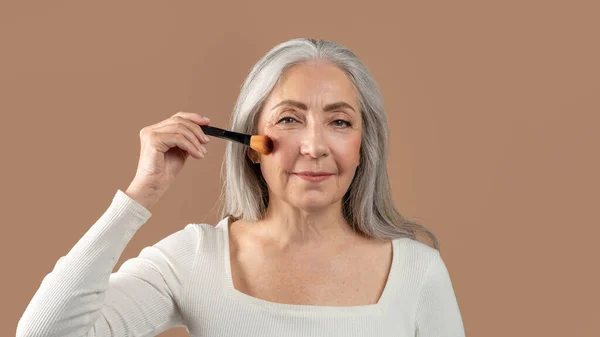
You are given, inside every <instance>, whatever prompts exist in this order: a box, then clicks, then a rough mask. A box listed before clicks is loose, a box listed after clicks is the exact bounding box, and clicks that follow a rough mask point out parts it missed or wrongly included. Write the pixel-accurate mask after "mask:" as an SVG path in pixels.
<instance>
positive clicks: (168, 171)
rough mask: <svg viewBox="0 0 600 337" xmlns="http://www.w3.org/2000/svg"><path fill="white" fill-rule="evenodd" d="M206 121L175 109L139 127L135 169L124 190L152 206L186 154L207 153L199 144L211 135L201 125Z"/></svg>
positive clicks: (198, 154)
mask: <svg viewBox="0 0 600 337" xmlns="http://www.w3.org/2000/svg"><path fill="white" fill-rule="evenodd" d="M209 122H210V121H209V120H208V119H207V118H204V117H202V116H200V115H198V114H197V113H192V112H178V113H177V114H175V115H173V116H171V117H169V118H167V119H165V120H163V121H160V122H158V123H156V124H153V125H150V126H146V127H144V128H142V130H141V131H140V143H141V149H140V158H139V162H138V167H137V171H136V173H135V177H134V178H133V180H132V182H131V184H130V185H129V187H128V188H127V190H126V191H125V193H126V194H127V195H129V196H130V197H131V198H133V199H134V200H136V201H137V202H138V203H140V204H141V205H143V206H144V207H146V208H147V209H150V208H151V207H152V206H154V204H155V203H156V202H158V200H159V199H160V198H161V197H162V195H163V194H164V193H165V192H166V191H167V190H168V189H169V187H170V186H171V185H172V184H173V181H174V180H175V178H176V176H177V174H178V173H179V172H180V171H181V169H182V168H183V165H184V164H185V161H186V159H187V158H188V156H190V155H191V156H192V157H194V158H196V159H200V158H204V156H205V155H206V153H207V151H206V148H205V147H204V146H203V145H202V144H206V143H207V142H209V141H210V138H208V136H207V135H205V134H204V132H202V129H201V128H200V125H208V124H209Z"/></svg>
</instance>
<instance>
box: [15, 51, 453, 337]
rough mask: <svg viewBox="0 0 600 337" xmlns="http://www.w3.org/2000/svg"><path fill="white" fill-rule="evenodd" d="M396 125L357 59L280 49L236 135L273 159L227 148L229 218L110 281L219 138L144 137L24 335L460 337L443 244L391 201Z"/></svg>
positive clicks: (181, 122)
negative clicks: (156, 211) (157, 208)
mask: <svg viewBox="0 0 600 337" xmlns="http://www.w3.org/2000/svg"><path fill="white" fill-rule="evenodd" d="M386 123H387V121H386V116H385V112H384V108H383V103H382V99H381V96H380V93H379V91H378V89H377V85H376V83H375V82H374V80H373V79H372V78H371V76H370V75H369V73H368V71H367V70H366V69H365V67H364V66H363V65H362V64H361V62H360V61H359V60H358V59H357V58H356V56H355V55H354V54H353V53H352V52H350V51H349V50H347V49H345V48H344V47H342V46H340V45H338V44H335V43H333V42H329V41H323V40H314V39H294V40H290V41H287V42H285V43H282V44H280V45H278V46H276V47H274V48H273V49H272V50H271V51H269V52H268V53H267V55H265V56H264V57H263V58H262V59H261V60H260V61H259V62H258V63H257V64H256V65H255V67H254V68H253V69H252V71H251V72H250V74H249V76H248V78H247V79H246V81H245V83H244V85H243V87H242V90H241V93H240V96H239V98H238V101H237V104H236V106H235V110H234V113H233V120H232V126H231V128H232V130H234V131H238V132H244V133H251V134H262V135H268V136H269V137H271V139H273V141H274V144H275V148H274V151H273V152H272V153H271V154H269V155H262V154H259V153H257V152H254V151H252V150H250V151H247V148H246V147H243V146H242V145H239V144H237V143H229V144H228V147H227V153H226V158H225V165H224V169H225V170H224V173H225V189H224V195H223V196H224V200H223V201H224V202H223V206H224V207H223V217H222V220H221V221H220V222H219V223H218V224H216V226H211V225H209V224H189V225H187V226H185V228H184V229H182V230H180V231H178V232H176V233H174V234H172V235H170V236H168V237H166V238H164V239H163V240H161V241H159V242H158V243H156V244H155V245H153V246H149V247H146V248H144V249H143V250H142V251H141V252H140V254H139V256H138V257H136V258H133V259H129V260H127V261H126V262H124V263H123V265H122V266H121V268H120V269H119V270H118V271H117V272H115V273H112V274H111V271H112V269H113V267H114V265H115V263H116V261H117V259H118V257H119V256H120V254H121V253H122V252H123V249H124V248H125V246H126V244H127V243H128V242H129V240H130V239H131V237H132V236H133V235H134V233H135V232H136V231H137V230H138V229H139V228H140V227H141V226H142V225H143V224H144V223H145V222H146V221H147V220H148V219H149V217H150V216H151V213H150V209H151V208H152V207H153V206H154V205H155V204H156V203H157V202H158V201H159V200H160V198H161V196H162V195H163V194H164V193H165V192H166V190H167V189H168V188H169V186H170V185H171V184H172V182H173V180H174V179H175V177H176V176H177V174H178V173H179V172H180V170H181V169H182V167H183V165H184V163H185V161H186V159H187V158H188V156H189V155H191V156H192V157H194V158H196V159H200V158H203V157H204V154H205V153H206V146H205V145H206V144H207V143H208V141H209V139H208V137H206V136H205V135H204V134H203V133H202V130H201V128H200V125H208V124H209V121H208V120H207V119H206V118H204V117H201V116H200V115H198V114H196V113H187V112H180V113H177V114H176V115H174V116H173V117H171V118H168V119H166V120H164V121H162V122H159V123H157V124H155V125H151V126H148V127H145V128H143V129H142V131H141V132H140V138H141V152H140V160H139V163H138V169H137V172H136V174H135V176H134V178H133V180H132V182H131V184H130V185H129V187H128V188H127V189H126V191H125V192H122V191H121V190H118V191H117V193H116V195H115V196H114V198H113V200H112V203H111V205H110V206H109V208H108V209H107V210H106V212H105V213H104V214H103V215H102V216H101V217H100V219H99V220H98V221H97V222H96V223H95V224H94V225H93V226H92V227H91V228H90V229H89V230H88V232H87V233H86V234H85V235H84V236H83V237H82V238H81V239H80V240H79V242H78V243H77V244H76V245H75V246H74V247H73V249H72V250H71V251H70V252H69V253H68V254H67V255H66V256H63V257H61V258H60V259H59V261H58V263H57V264H56V266H55V268H54V270H53V271H52V272H51V273H50V274H48V276H47V277H46V278H44V280H43V282H42V284H41V286H40V288H39V290H38V291H37V292H36V294H35V295H34V297H33V299H32V300H31V303H30V304H29V306H28V308H27V309H26V311H25V313H24V314H23V317H22V318H21V320H20V321H19V325H18V327H17V336H40V335H43V336H61V337H64V336H155V335H158V334H160V333H161V332H163V331H165V330H168V329H170V328H173V327H177V326H183V327H185V328H186V329H187V331H188V332H189V333H190V335H192V336H415V335H418V336H464V329H463V324H462V319H461V315H460V311H459V307H458V304H457V301H456V297H455V294H454V292H453V288H452V284H451V281H450V277H449V274H448V271H447V269H446V266H445V264H444V262H443V260H442V259H441V256H440V254H439V250H438V248H439V246H438V242H437V239H436V238H435V236H434V235H433V234H432V233H431V232H430V231H428V230H427V229H426V228H425V227H423V226H421V225H418V224H415V223H412V222H409V221H407V220H405V219H403V218H402V217H401V216H400V215H399V214H398V212H397V211H396V210H395V208H394V205H393V203H392V200H391V196H390V191H389V187H388V180H387V172H386V161H387V151H388V134H387V125H386ZM418 236H419V237H429V239H430V241H431V242H428V243H427V244H426V243H423V242H421V241H418V240H417V237H418ZM430 245H431V247H430Z"/></svg>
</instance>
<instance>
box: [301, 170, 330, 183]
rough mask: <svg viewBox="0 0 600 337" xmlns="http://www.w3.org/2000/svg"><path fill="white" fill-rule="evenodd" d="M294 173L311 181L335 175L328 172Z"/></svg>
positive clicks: (322, 179)
mask: <svg viewBox="0 0 600 337" xmlns="http://www.w3.org/2000/svg"><path fill="white" fill-rule="evenodd" d="M292 174H293V175H295V176H297V177H298V178H301V179H304V180H306V181H310V182H321V181H324V180H327V179H329V178H330V177H331V176H333V174H332V173H327V172H294V173H292Z"/></svg>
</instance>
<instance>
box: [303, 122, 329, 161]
mask: <svg viewBox="0 0 600 337" xmlns="http://www.w3.org/2000/svg"><path fill="white" fill-rule="evenodd" d="M300 153H301V154H303V155H305V156H310V157H312V158H315V159H317V158H320V157H321V156H327V155H329V145H328V144H327V137H326V135H325V131H324V130H322V128H321V127H319V126H316V125H313V126H309V127H307V128H306V134H305V136H304V137H303V140H302V143H301V145H300Z"/></svg>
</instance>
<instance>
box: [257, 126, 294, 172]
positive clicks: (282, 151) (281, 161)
mask: <svg viewBox="0 0 600 337" xmlns="http://www.w3.org/2000/svg"><path fill="white" fill-rule="evenodd" d="M264 131H265V133H264V134H265V135H267V136H269V137H270V138H271V139H273V143H274V145H275V147H274V149H273V152H272V153H271V154H269V155H262V158H261V165H263V170H267V171H268V172H267V174H277V175H279V174H282V173H286V172H289V171H291V170H292V169H293V163H294V161H295V158H296V157H297V154H298V147H299V137H294V135H292V134H289V133H287V134H284V133H283V131H281V130H277V129H274V128H268V127H266V128H265V130H264Z"/></svg>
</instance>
